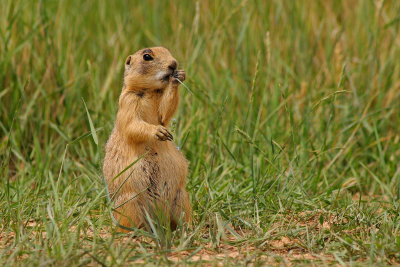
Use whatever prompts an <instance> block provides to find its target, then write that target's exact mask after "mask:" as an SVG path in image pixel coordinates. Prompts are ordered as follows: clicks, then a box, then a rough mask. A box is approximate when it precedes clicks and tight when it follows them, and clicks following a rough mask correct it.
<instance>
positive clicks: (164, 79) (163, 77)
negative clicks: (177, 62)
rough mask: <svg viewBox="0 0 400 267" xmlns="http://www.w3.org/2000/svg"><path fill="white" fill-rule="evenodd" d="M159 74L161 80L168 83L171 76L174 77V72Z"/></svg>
mask: <svg viewBox="0 0 400 267" xmlns="http://www.w3.org/2000/svg"><path fill="white" fill-rule="evenodd" d="M160 74H161V75H160V76H161V80H163V81H168V80H169V78H170V77H171V76H175V75H176V71H167V72H163V73H160ZM157 76H158V75H157Z"/></svg>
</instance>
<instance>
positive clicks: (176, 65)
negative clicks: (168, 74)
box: [168, 60, 178, 71]
mask: <svg viewBox="0 0 400 267" xmlns="http://www.w3.org/2000/svg"><path fill="white" fill-rule="evenodd" d="M177 67H178V62H176V60H174V61H172V63H171V64H169V66H168V68H169V69H170V70H172V71H174V70H176V68H177Z"/></svg>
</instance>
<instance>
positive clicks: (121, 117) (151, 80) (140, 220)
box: [103, 47, 191, 228]
mask: <svg viewBox="0 0 400 267" xmlns="http://www.w3.org/2000/svg"><path fill="white" fill-rule="evenodd" d="M144 54H149V55H150V56H151V57H152V58H153V59H152V60H150V61H146V60H144V58H143V56H144ZM176 68H177V62H176V60H175V59H174V58H173V57H172V56H171V54H170V52H169V51H168V50H167V49H165V48H163V47H153V48H147V49H143V50H140V51H138V52H136V53H135V54H133V55H130V56H129V57H128V58H127V59H126V61H125V75H124V86H123V88H122V92H121V95H120V98H119V109H118V113H117V117H116V121H115V126H114V129H113V131H112V133H111V136H110V138H109V140H108V142H107V145H106V154H105V158H104V164H103V172H104V175H105V178H106V181H107V184H108V187H109V189H110V195H111V197H114V200H115V207H118V206H119V205H121V204H123V203H124V202H126V201H128V200H129V199H131V198H132V197H134V196H135V195H137V197H135V198H133V199H132V200H129V201H128V202H127V203H126V204H124V205H122V206H121V207H119V208H117V209H116V211H115V212H114V216H115V218H116V219H117V220H118V221H119V223H120V224H121V225H123V226H126V227H132V226H135V227H138V228H140V227H143V226H144V225H145V224H146V212H147V213H148V214H154V213H152V211H154V210H156V209H158V210H161V211H162V212H163V213H164V214H165V215H166V216H167V217H168V218H169V220H170V222H171V224H172V225H176V223H177V221H178V220H179V218H180V216H181V214H182V212H183V220H184V222H187V223H190V221H191V206H190V200H189V196H188V193H187V192H186V190H185V181H186V175H187V169H188V162H187V160H186V159H185V158H184V156H183V155H182V153H181V152H180V151H179V150H177V148H176V146H175V144H174V143H173V141H172V135H171V134H170V133H169V131H168V129H167V127H168V124H169V122H170V120H171V118H172V116H173V114H174V113H175V111H176V108H177V107H178V103H179V93H178V86H179V83H178V81H177V80H176V79H175V77H177V78H179V79H180V80H181V81H183V80H184V79H185V72H184V71H183V70H176ZM143 155H144V157H143V158H142V159H140V160H139V161H138V162H137V163H136V164H134V165H133V166H132V167H130V168H129V169H128V170H126V171H125V172H124V173H123V174H122V175H120V176H119V177H118V178H116V179H114V177H116V176H117V175H118V174H119V173H121V172H122V171H123V170H124V169H125V168H126V167H128V166H129V165H130V164H131V163H132V162H134V161H135V160H137V159H138V158H140V157H141V156H143ZM125 180H126V182H125V183H124V184H123V186H122V187H121V189H120V190H119V192H116V191H117V190H118V188H119V187H120V185H121V184H122V183H123V182H124V181H125Z"/></svg>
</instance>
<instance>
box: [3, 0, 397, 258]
mask: <svg viewBox="0 0 400 267" xmlns="http://www.w3.org/2000/svg"><path fill="white" fill-rule="evenodd" d="M399 14H400V1H397V0H392V1H390V0H387V1H384V0H382V1H381V0H365V1H363V0H359V1H347V0H317V1H306V0H303V1H280V0H271V1H224V2H222V1H221V2H220V1H211V0H210V1H197V2H195V1H104V3H103V2H99V1H18V0H15V1H11V0H10V1H8V0H1V3H0V173H1V178H0V219H1V224H0V265H1V266H11V265H20V266H26V265H28V264H29V265H57V266H59V265H72V266H75V265H85V264H93V265H97V264H100V265H104V266H118V265H127V264H130V263H144V264H151V265H153V264H155V265H157V264H159V265H166V264H177V263H178V264H180V265H183V264H193V265H196V264H204V263H208V264H210V265H215V264H223V265H247V264H254V265H255V266H257V265H264V264H282V265H290V264H299V265H301V264H304V265H306V264H314V265H330V264H342V265H347V264H349V265H367V264H371V265H390V264H395V263H397V264H400V216H399V211H400V207H399V204H400V202H399V198H400V64H399V63H400V35H399V30H400V16H399ZM156 45H162V46H165V47H167V48H169V49H170V51H171V52H172V54H173V55H174V56H175V57H176V58H177V59H178V61H179V62H180V66H181V67H182V68H184V69H185V70H186V74H187V80H186V81H185V84H186V85H187V86H188V88H190V90H191V91H192V93H190V92H189V91H188V90H186V89H185V88H184V87H181V89H180V90H181V91H180V93H181V96H182V101H181V104H180V107H179V109H178V112H177V113H176V115H175V120H174V122H173V125H172V127H171V131H172V132H173V134H174V136H175V140H176V143H177V145H179V146H180V147H181V149H182V150H183V152H184V154H185V155H186V157H187V158H188V160H189V161H190V172H189V176H188V182H187V189H188V191H189V194H190V196H191V201H192V205H193V213H194V214H193V220H194V225H193V228H192V229H185V228H183V227H180V228H179V229H178V230H177V231H174V232H171V231H169V230H168V229H162V228H157V231H155V232H153V233H145V232H135V233H131V234H119V233H118V232H117V231H116V228H115V226H114V225H113V222H112V220H111V217H110V213H109V212H110V205H109V204H108V202H107V198H106V194H105V187H104V184H103V178H102V170H101V165H102V159H103V156H104V145H105V142H106V140H107V138H108V136H109V134H110V131H111V129H112V127H113V121H114V118H115V114H116V111H117V103H118V96H119V93H120V90H121V87H122V72H123V65H124V60H125V58H126V57H127V55H129V54H131V53H133V52H135V51H136V50H138V49H141V48H144V47H149V46H156ZM85 104H86V106H87V110H86V108H85ZM90 123H92V124H93V127H92V129H91V126H90Z"/></svg>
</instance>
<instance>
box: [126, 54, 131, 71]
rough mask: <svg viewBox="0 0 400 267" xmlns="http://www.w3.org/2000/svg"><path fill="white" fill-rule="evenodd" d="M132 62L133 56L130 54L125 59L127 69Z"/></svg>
mask: <svg viewBox="0 0 400 267" xmlns="http://www.w3.org/2000/svg"><path fill="white" fill-rule="evenodd" d="M131 64H132V56H128V57H127V58H126V60H125V69H129V68H130V67H131Z"/></svg>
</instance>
